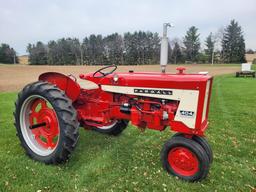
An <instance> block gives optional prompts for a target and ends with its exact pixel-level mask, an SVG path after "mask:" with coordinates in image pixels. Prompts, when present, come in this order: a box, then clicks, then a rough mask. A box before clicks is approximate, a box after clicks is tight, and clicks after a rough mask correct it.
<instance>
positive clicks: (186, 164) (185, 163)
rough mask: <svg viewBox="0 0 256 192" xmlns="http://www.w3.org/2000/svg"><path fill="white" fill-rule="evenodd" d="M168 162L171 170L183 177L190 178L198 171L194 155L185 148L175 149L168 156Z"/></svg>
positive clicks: (197, 163)
mask: <svg viewBox="0 0 256 192" xmlns="http://www.w3.org/2000/svg"><path fill="white" fill-rule="evenodd" d="M168 162H169V165H170V166H171V168H172V169H173V170H174V171H175V172H176V173H178V174H180V175H183V176H192V175H194V174H196V172H197V171H198V169H199V162H198V159H197V157H196V155H195V154H194V153H193V152H192V151H190V150H189V149H187V148H185V147H176V148H174V149H172V150H171V151H170V152H169V154H168Z"/></svg>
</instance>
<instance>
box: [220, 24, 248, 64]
mask: <svg viewBox="0 0 256 192" xmlns="http://www.w3.org/2000/svg"><path fill="white" fill-rule="evenodd" d="M222 59H223V61H224V62H225V63H244V62H246V60H245V42H244V36H243V32H242V29H241V26H239V25H238V22H236V21H235V20H231V22H230V24H229V25H228V26H227V27H226V28H225V29H224V36H223V39H222Z"/></svg>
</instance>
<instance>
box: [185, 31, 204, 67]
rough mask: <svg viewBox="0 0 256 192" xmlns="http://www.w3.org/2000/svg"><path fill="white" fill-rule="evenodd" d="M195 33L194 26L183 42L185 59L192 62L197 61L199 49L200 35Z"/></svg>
mask: <svg viewBox="0 0 256 192" xmlns="http://www.w3.org/2000/svg"><path fill="white" fill-rule="evenodd" d="M197 31H198V29H197V28H196V27H195V26H192V27H190V28H189V29H188V31H187V33H186V35H185V37H184V40H183V43H184V45H185V53H186V59H187V60H189V61H192V62H195V61H197V57H198V54H199V49H200V40H199V35H200V34H197Z"/></svg>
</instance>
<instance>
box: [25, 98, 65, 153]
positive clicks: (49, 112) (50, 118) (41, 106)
mask: <svg viewBox="0 0 256 192" xmlns="http://www.w3.org/2000/svg"><path fill="white" fill-rule="evenodd" d="M30 112H31V113H30V115H29V123H30V126H32V125H35V124H39V123H46V125H45V126H41V127H38V128H35V129H32V130H31V131H32V134H33V135H34V137H35V140H36V141H37V142H38V144H39V145H40V146H42V147H43V148H46V149H48V148H50V149H53V148H55V147H56V145H57V139H56V138H57V137H58V136H59V133H60V129H59V124H58V119H57V115H56V113H55V111H54V110H53V109H52V108H50V107H49V106H48V105H47V102H46V100H44V99H41V98H39V99H35V101H34V102H33V104H32V105H31V109H30Z"/></svg>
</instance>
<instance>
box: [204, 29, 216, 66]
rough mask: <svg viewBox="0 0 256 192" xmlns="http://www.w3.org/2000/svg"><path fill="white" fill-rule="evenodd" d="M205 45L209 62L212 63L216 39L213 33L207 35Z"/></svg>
mask: <svg viewBox="0 0 256 192" xmlns="http://www.w3.org/2000/svg"><path fill="white" fill-rule="evenodd" d="M205 45H206V49H205V54H206V56H207V58H208V59H207V61H208V63H211V62H212V61H213V57H214V46H215V41H214V39H213V35H212V33H210V34H209V35H208V36H207V37H206V41H205Z"/></svg>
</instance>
